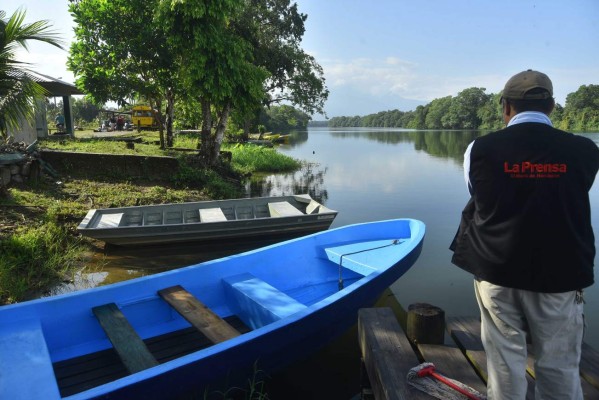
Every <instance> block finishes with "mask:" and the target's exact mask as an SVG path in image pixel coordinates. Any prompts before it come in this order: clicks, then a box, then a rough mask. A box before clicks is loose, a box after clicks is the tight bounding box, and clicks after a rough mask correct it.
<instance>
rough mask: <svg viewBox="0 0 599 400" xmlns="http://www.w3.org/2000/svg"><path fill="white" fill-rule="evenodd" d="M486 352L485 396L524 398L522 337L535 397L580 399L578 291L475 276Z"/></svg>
mask: <svg viewBox="0 0 599 400" xmlns="http://www.w3.org/2000/svg"><path fill="white" fill-rule="evenodd" d="M474 291H475V293H476V299H477V301H478V305H479V307H480V313H481V337H482V341H483V345H484V347H485V352H486V354H487V370H488V374H489V379H488V382H487V396H488V399H489V400H524V398H525V396H526V390H527V382H526V358H527V348H526V342H527V340H526V339H527V337H529V338H530V341H531V342H532V346H533V350H532V351H533V353H534V355H535V363H534V370H535V376H536V381H535V399H536V400H553V399H555V400H557V399H560V400H582V398H583V396H582V389H581V387H580V375H579V368H578V366H579V363H580V351H581V344H582V336H583V333H584V316H583V304H582V301H579V300H578V298H577V292H576V291H573V292H565V293H537V292H531V291H527V290H520V289H512V288H506V287H502V286H497V285H493V284H491V283H489V282H485V281H476V280H475V281H474Z"/></svg>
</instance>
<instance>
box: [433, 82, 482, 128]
mask: <svg viewBox="0 0 599 400" xmlns="http://www.w3.org/2000/svg"><path fill="white" fill-rule="evenodd" d="M488 99H489V95H487V94H485V89H484V88H477V87H472V88H468V89H464V90H462V91H461V92H459V93H458V95H457V96H456V97H455V98H454V99H453V100H452V102H451V106H450V107H449V110H448V111H447V114H446V115H445V116H444V117H443V123H444V124H446V125H447V126H448V127H450V128H452V129H478V127H479V126H480V124H481V119H480V117H479V116H478V109H479V108H480V107H481V106H482V105H483V104H485V103H486V102H487V101H488Z"/></svg>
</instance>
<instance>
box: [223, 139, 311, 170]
mask: <svg viewBox="0 0 599 400" xmlns="http://www.w3.org/2000/svg"><path fill="white" fill-rule="evenodd" d="M223 148H225V149H226V150H228V151H230V152H231V153H232V155H233V167H234V168H235V169H236V170H238V171H241V172H244V173H251V172H290V171H295V170H297V169H298V168H300V166H301V163H300V162H299V161H297V160H295V159H294V158H291V157H289V156H286V155H284V154H281V153H279V152H277V151H276V150H275V149H273V148H269V147H263V146H256V145H253V144H236V145H229V146H225V147H223Z"/></svg>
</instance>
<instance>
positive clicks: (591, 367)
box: [580, 342, 599, 389]
mask: <svg viewBox="0 0 599 400" xmlns="http://www.w3.org/2000/svg"><path fill="white" fill-rule="evenodd" d="M580 375H581V376H582V378H583V379H584V380H585V381H587V382H588V383H590V384H591V385H593V386H594V387H596V388H597V389H599V352H597V350H595V349H593V348H592V347H591V346H589V345H588V344H586V343H584V342H583V343H582V357H581V360H580Z"/></svg>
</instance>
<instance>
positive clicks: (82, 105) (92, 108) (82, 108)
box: [72, 98, 100, 122]
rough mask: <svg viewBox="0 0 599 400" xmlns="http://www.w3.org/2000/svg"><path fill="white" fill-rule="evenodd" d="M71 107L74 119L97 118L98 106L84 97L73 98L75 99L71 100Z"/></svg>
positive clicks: (91, 119)
mask: <svg viewBox="0 0 599 400" xmlns="http://www.w3.org/2000/svg"><path fill="white" fill-rule="evenodd" d="M72 107H73V118H75V120H81V121H85V122H92V121H95V120H96V119H97V118H98V115H99V113H100V108H98V106H96V105H95V104H94V103H93V102H91V101H89V100H87V99H85V98H82V99H75V101H73V105H72Z"/></svg>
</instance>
